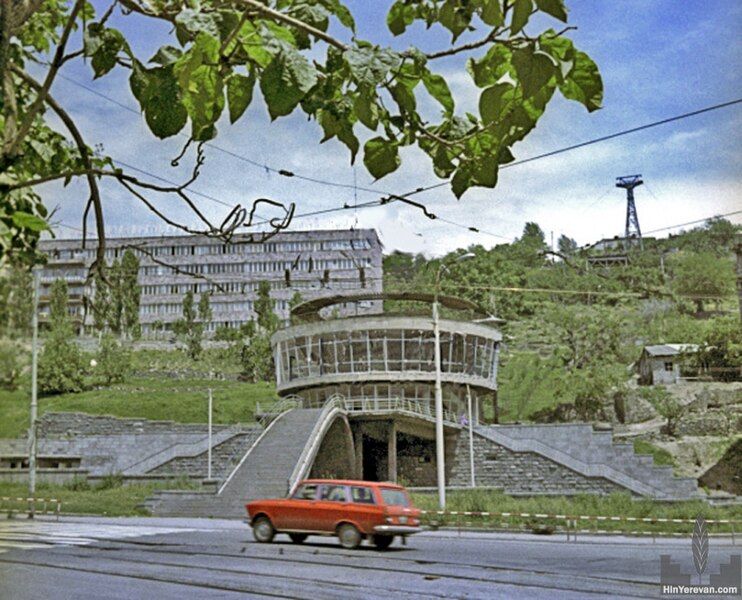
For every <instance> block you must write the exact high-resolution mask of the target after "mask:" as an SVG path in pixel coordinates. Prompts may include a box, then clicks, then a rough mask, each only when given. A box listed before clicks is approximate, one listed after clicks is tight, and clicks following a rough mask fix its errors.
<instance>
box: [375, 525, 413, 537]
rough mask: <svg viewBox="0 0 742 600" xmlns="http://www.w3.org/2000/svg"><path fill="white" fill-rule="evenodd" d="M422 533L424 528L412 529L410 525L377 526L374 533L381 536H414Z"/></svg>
mask: <svg viewBox="0 0 742 600" xmlns="http://www.w3.org/2000/svg"><path fill="white" fill-rule="evenodd" d="M421 531H422V527H412V526H410V525H377V526H376V527H374V533H377V534H379V535H412V534H413V533H420V532H421Z"/></svg>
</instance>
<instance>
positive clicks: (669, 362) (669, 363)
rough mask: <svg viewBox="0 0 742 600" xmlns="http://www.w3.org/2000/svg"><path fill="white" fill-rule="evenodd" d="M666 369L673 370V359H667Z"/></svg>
mask: <svg viewBox="0 0 742 600" xmlns="http://www.w3.org/2000/svg"><path fill="white" fill-rule="evenodd" d="M665 371H669V372H672V361H665Z"/></svg>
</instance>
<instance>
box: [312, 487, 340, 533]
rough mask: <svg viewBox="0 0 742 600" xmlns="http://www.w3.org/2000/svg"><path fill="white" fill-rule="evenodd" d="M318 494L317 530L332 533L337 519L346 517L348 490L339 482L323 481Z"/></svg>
mask: <svg viewBox="0 0 742 600" xmlns="http://www.w3.org/2000/svg"><path fill="white" fill-rule="evenodd" d="M319 494H320V498H319V501H318V502H317V507H318V511H317V513H316V523H317V525H318V527H319V530H321V531H324V532H326V533H332V532H334V531H335V527H336V524H337V523H338V522H339V521H343V520H346V519H347V518H348V490H347V487H346V486H345V485H343V484H340V483H323V484H322V485H321V486H320V490H319Z"/></svg>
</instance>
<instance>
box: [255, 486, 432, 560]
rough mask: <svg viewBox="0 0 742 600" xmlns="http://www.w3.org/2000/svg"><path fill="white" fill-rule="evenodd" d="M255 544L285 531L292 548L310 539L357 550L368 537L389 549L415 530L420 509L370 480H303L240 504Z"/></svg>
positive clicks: (400, 492) (396, 489)
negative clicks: (276, 495)
mask: <svg viewBox="0 0 742 600" xmlns="http://www.w3.org/2000/svg"><path fill="white" fill-rule="evenodd" d="M245 508H246V509H247V514H248V517H249V519H247V521H246V522H247V523H248V524H249V525H252V530H253V535H254V536H255V539H256V540H257V541H258V542H264V543H267V542H270V541H272V540H273V536H274V535H275V534H276V533H287V534H288V535H289V537H290V538H291V541H293V542H294V543H296V544H300V543H301V542H303V541H304V540H305V539H306V538H307V536H309V535H325V536H337V537H338V539H339V540H340V544H341V545H342V546H343V547H344V548H349V549H352V548H357V547H358V546H359V545H360V544H361V542H362V541H363V538H364V537H365V538H368V539H369V540H370V541H371V542H373V544H374V545H375V546H376V547H377V548H379V549H384V548H388V547H389V545H390V544H391V543H392V541H393V540H394V536H401V537H403V538H404V537H406V536H408V535H411V534H413V533H417V532H419V531H420V530H421V529H420V509H418V508H415V506H414V505H413V504H412V500H411V499H410V495H409V494H408V493H407V490H405V489H404V488H403V487H402V486H400V485H395V484H393V483H379V482H375V481H348V480H337V479H307V480H305V481H302V482H301V483H300V484H299V485H298V486H297V488H296V491H295V492H294V493H293V494H292V495H291V496H290V497H289V498H285V499H281V500H255V501H253V502H248V503H247V504H246V505H245Z"/></svg>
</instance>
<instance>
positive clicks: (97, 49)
mask: <svg viewBox="0 0 742 600" xmlns="http://www.w3.org/2000/svg"><path fill="white" fill-rule="evenodd" d="M84 39H85V56H90V57H92V60H91V61H90V66H91V67H92V68H93V72H94V73H95V78H96V79H97V78H98V77H102V76H103V75H105V74H106V73H108V72H109V71H110V70H111V69H113V67H115V66H116V61H117V59H118V55H119V52H121V51H122V50H123V51H125V52H127V53H128V54H130V53H131V51H130V50H129V45H128V44H127V43H126V40H125V39H124V36H123V35H122V34H121V32H120V31H118V30H116V29H109V28H107V27H104V26H102V25H101V24H100V23H91V24H90V25H89V26H88V27H87V29H86V30H85V34H84Z"/></svg>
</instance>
